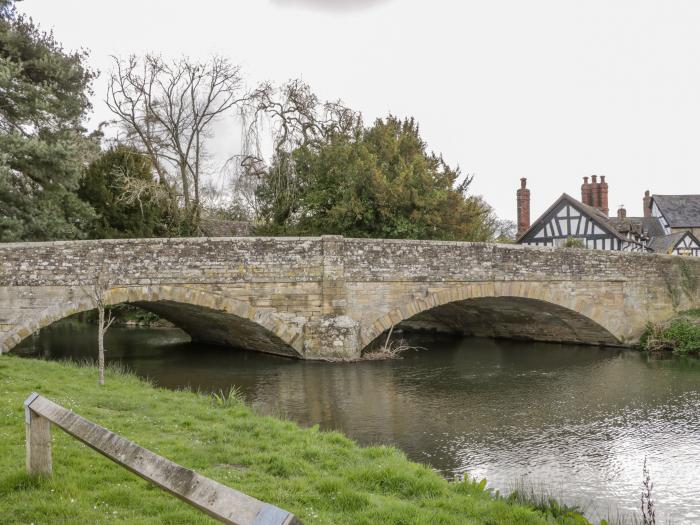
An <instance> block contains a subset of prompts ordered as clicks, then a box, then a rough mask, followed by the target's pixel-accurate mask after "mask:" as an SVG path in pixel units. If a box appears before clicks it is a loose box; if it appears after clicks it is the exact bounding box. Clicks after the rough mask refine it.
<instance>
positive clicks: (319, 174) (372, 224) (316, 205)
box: [257, 116, 496, 241]
mask: <svg viewBox="0 0 700 525" xmlns="http://www.w3.org/2000/svg"><path fill="white" fill-rule="evenodd" d="M284 162H285V165H286V166H287V169H290V168H289V166H292V167H293V169H294V171H295V177H294V178H293V179H292V178H290V177H285V178H281V179H280V177H274V176H273V177H268V178H267V179H266V181H265V182H264V183H263V184H262V185H261V186H260V187H259V188H258V193H257V197H258V199H259V200H260V201H262V204H263V205H262V206H261V209H262V210H263V211H264V212H266V213H267V216H266V219H267V220H268V227H267V230H268V232H270V233H289V234H302V235H319V234H338V235H346V236H355V237H380V238H408V239H442V240H468V241H487V240H491V239H493V238H494V236H495V235H494V234H495V230H496V217H495V215H494V214H493V210H492V209H491V208H490V206H488V204H486V203H485V202H484V201H483V200H482V199H481V198H479V197H475V196H470V195H468V194H467V192H468V188H469V184H470V183H471V178H470V177H466V178H465V179H463V181H462V182H461V183H458V180H459V179H460V173H459V170H458V169H454V168H451V167H450V166H449V165H447V163H446V162H445V161H444V160H443V158H442V157H441V156H439V155H435V154H433V153H429V152H428V150H427V146H426V144H425V142H424V141H423V140H422V138H421V137H420V131H419V127H418V125H417V123H416V122H415V121H414V120H413V119H406V120H401V119H398V118H396V117H393V116H390V117H388V118H387V119H384V120H383V119H379V120H377V121H376V122H375V124H374V125H373V126H371V127H369V128H364V127H363V126H362V125H361V123H358V125H357V126H356V127H355V129H354V130H353V131H351V132H343V133H333V134H330V135H329V136H328V137H327V139H326V140H324V141H322V142H321V143H318V144H310V145H307V146H302V147H299V148H297V149H296V150H294V151H293V153H292V161H291V162H290V161H289V159H284ZM277 164H279V161H278V162H275V163H273V165H272V166H271V168H270V171H271V172H272V173H277V172H278V171H279V169H278V166H277ZM280 180H282V181H284V183H285V184H289V181H290V180H292V181H294V188H289V189H286V188H285V191H279V188H272V187H271V185H274V184H279V181H280ZM280 195H282V196H293V197H294V198H293V200H290V199H286V200H281V199H280ZM271 196H275V199H271V198H270V197H271ZM291 203H293V205H292V204H291ZM278 208H281V209H282V210H283V211H284V212H285V213H283V214H281V213H279V212H278Z"/></svg>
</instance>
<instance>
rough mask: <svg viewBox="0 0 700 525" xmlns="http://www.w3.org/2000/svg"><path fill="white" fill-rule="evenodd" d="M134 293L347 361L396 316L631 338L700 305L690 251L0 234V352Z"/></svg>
mask: <svg viewBox="0 0 700 525" xmlns="http://www.w3.org/2000/svg"><path fill="white" fill-rule="evenodd" d="M98 275H99V276H101V277H100V278H101V280H102V281H103V282H104V283H106V291H105V295H104V297H105V301H106V303H107V304H118V303H125V302H127V303H134V304H136V305H138V306H140V307H142V308H144V309H146V310H150V311H152V312H155V313H157V314H158V315H160V316H162V317H165V318H166V319H168V320H170V321H171V322H172V323H174V324H175V325H177V326H179V327H180V328H182V329H183V330H185V331H186V332H187V333H188V334H189V335H190V336H191V337H192V339H193V340H196V341H203V342H209V343H215V344H221V345H227V346H231V347H236V348H248V349H253V350H259V351H262V352H269V353H273V354H281V355H286V356H292V357H297V358H304V359H326V358H341V359H353V358H357V357H359V356H360V355H361V353H362V352H363V350H365V349H366V348H368V347H371V346H372V344H373V343H374V344H377V342H378V341H383V340H384V337H385V336H384V337H382V335H383V334H385V333H386V332H387V330H388V329H390V328H391V327H392V326H397V327H398V328H404V329H414V330H419V329H420V330H435V331H440V332H455V333H461V334H468V335H477V336H489V337H500V338H514V339H526V340H540V341H558V342H576V343H588V344H593V345H628V344H630V343H633V342H634V341H635V340H637V339H638V337H639V335H640V334H641V332H642V330H643V328H644V326H645V324H646V323H647V322H648V321H662V320H666V319H668V318H669V317H671V316H672V315H673V314H674V311H677V310H682V309H686V308H691V307H698V306H699V305H700V299H699V294H698V290H697V288H698V280H700V279H699V278H698V276H700V259H697V258H688V259H686V258H680V257H671V256H661V255H652V254H627V253H621V252H602V251H588V250H577V249H552V248H536V247H526V246H517V245H494V244H476V243H460V242H433V241H405V240H375V239H346V238H343V237H336V236H325V237H320V238H232V239H229V238H193V239H139V240H101V241H75V242H73V241H71V242H53V243H22V244H2V245H0V350H1V351H3V352H7V351H9V350H11V349H12V348H13V347H14V346H15V345H17V344H18V343H19V342H20V341H22V339H24V338H26V337H27V336H29V335H30V334H32V333H33V332H35V331H37V330H39V329H40V328H42V327H44V326H47V325H49V324H51V323H53V322H55V321H58V320H60V319H62V318H65V317H67V316H70V315H72V314H75V313H78V312H82V311H85V310H90V309H92V308H94V305H93V303H92V302H91V299H90V294H89V291H90V289H91V288H92V287H93V285H94V283H95V279H96V276H98Z"/></svg>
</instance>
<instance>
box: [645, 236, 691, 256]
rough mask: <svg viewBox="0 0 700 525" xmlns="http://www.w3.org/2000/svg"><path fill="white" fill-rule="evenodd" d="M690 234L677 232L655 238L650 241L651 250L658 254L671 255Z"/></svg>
mask: <svg viewBox="0 0 700 525" xmlns="http://www.w3.org/2000/svg"><path fill="white" fill-rule="evenodd" d="M686 233H688V232H677V233H671V234H669V235H664V236H662V237H654V238H653V239H651V241H649V248H651V249H652V251H654V252H656V253H671V251H672V250H673V248H675V247H676V244H678V242H679V241H680V240H681V239H682V238H683V237H685V235H686Z"/></svg>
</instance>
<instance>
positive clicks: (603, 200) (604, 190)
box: [598, 175, 610, 216]
mask: <svg viewBox="0 0 700 525" xmlns="http://www.w3.org/2000/svg"><path fill="white" fill-rule="evenodd" d="M599 194H600V200H599V201H598V202H599V203H600V211H602V212H603V213H604V214H605V215H606V216H607V215H610V207H609V206H608V183H607V182H605V175H601V176H600V185H599Z"/></svg>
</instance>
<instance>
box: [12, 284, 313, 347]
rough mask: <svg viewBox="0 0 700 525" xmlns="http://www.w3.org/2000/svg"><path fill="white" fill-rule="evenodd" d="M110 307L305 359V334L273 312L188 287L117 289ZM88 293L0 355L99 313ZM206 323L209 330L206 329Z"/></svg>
mask: <svg viewBox="0 0 700 525" xmlns="http://www.w3.org/2000/svg"><path fill="white" fill-rule="evenodd" d="M104 300H105V305H106V306H114V305H117V304H122V303H131V304H135V305H136V306H139V307H141V308H143V309H145V310H148V311H151V312H154V313H156V314H158V315H160V316H161V317H164V318H165V319H168V320H169V321H171V322H172V323H173V324H175V325H176V326H178V327H179V328H181V329H183V330H184V331H185V332H187V333H188V334H189V335H190V336H191V337H192V339H193V340H200V341H204V342H209V343H214V344H225V345H231V346H241V347H244V348H248V349H251V350H259V351H262V352H266V353H272V354H279V355H285V356H290V357H302V351H303V346H302V338H301V334H302V331H301V329H300V328H299V327H297V326H295V325H293V324H291V323H289V322H288V321H286V320H285V319H284V318H282V317H281V316H280V315H278V314H277V313H276V312H274V311H272V310H271V309H263V308H255V307H253V306H251V305H250V304H249V303H247V302H245V301H241V300H238V299H234V298H231V297H227V296H226V295H223V294H220V293H215V292H211V291H207V290H202V289H198V288H193V287H187V286H171V285H151V286H117V287H112V288H109V289H107V290H106V291H105V293H104ZM94 309H95V305H94V303H93V302H92V300H91V299H90V297H88V295H87V294H86V293H85V292H84V291H83V290H75V289H74V290H72V291H71V293H70V294H68V296H67V297H66V299H65V300H63V301H57V302H56V304H54V305H52V306H50V307H48V308H45V309H43V310H40V311H39V312H38V313H37V314H35V315H33V316H32V317H31V318H29V319H27V320H23V321H22V322H20V323H19V324H18V325H17V326H16V327H15V329H14V330H13V331H12V332H10V333H9V334H8V335H7V336H6V337H5V338H4V341H0V350H2V352H8V351H10V350H12V348H14V347H15V346H17V345H18V344H19V343H20V342H21V341H22V340H24V339H25V338H26V337H28V336H29V335H31V334H33V333H35V332H37V331H39V330H40V329H42V328H44V327H46V326H49V325H51V324H52V323H54V322H56V321H60V320H61V319H65V318H66V317H69V316H71V315H74V314H77V313H81V312H85V311H89V310H94ZM203 323H204V324H203Z"/></svg>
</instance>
